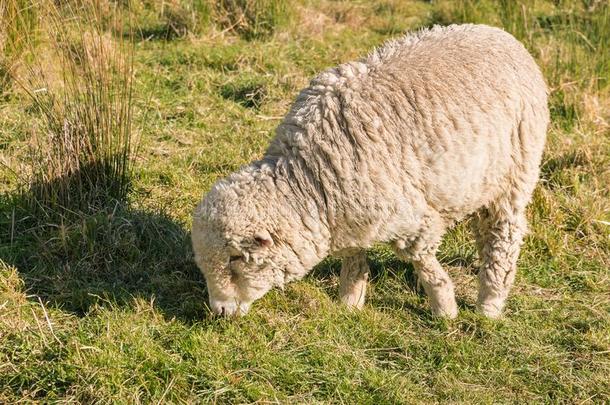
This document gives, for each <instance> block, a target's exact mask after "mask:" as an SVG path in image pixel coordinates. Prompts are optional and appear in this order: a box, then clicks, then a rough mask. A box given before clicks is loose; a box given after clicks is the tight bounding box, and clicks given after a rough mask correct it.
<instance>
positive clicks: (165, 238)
mask: <svg viewBox="0 0 610 405" xmlns="http://www.w3.org/2000/svg"><path fill="white" fill-rule="evenodd" d="M45 186H48V184H47V185H45ZM37 192H38V190H35V189H30V190H28V191H27V192H25V193H23V194H21V195H8V196H6V195H5V196H3V198H2V201H1V202H0V259H2V260H3V261H4V262H6V263H7V264H10V265H12V266H14V267H15V268H16V269H17V270H18V272H19V274H20V275H21V277H22V279H23V281H24V283H25V288H26V293H27V294H28V295H30V294H31V295H35V296H38V297H40V298H41V299H43V301H46V302H48V303H49V305H52V306H56V307H59V308H61V309H62V310H64V311H69V312H72V313H74V314H76V315H79V316H82V315H84V314H86V313H87V312H88V311H89V310H90V309H91V308H92V307H94V306H96V305H101V306H108V305H111V306H128V305H132V304H133V301H134V298H141V299H144V300H147V301H154V305H155V306H156V307H157V308H159V310H160V311H161V312H162V313H163V314H164V316H166V317H168V318H172V317H176V318H180V319H181V320H184V321H187V322H192V321H196V320H200V319H202V318H205V317H206V316H207V314H208V313H209V310H208V309H207V304H206V303H207V292H206V289H205V282H204V280H203V277H202V276H201V274H200V273H199V270H198V269H197V267H196V265H195V263H194V261H193V259H192V251H191V243H190V235H189V232H187V230H186V229H185V227H184V226H183V224H179V223H177V222H175V221H174V220H172V219H171V218H169V217H168V216H167V215H165V214H163V213H162V212H145V211H141V210H136V209H131V208H129V207H128V206H127V204H124V203H119V202H117V201H116V200H115V201H112V200H109V201H99V200H98V201H96V205H95V207H88V208H86V209H82V208H81V209H68V208H62V209H61V212H59V211H57V210H55V211H50V210H48V209H42V208H41V207H38V208H33V207H32V204H31V201H32V199H33V196H35V195H37V194H36V193H37Z"/></svg>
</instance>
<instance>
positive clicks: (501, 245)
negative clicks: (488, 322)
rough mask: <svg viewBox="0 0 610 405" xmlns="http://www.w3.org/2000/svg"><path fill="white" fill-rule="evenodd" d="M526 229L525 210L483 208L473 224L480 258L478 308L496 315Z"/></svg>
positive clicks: (493, 315) (515, 264)
mask: <svg viewBox="0 0 610 405" xmlns="http://www.w3.org/2000/svg"><path fill="white" fill-rule="evenodd" d="M526 229H527V221H526V218H525V212H524V210H517V211H515V210H513V209H510V208H504V209H501V208H499V207H494V209H493V210H492V209H489V208H488V209H484V210H482V211H481V212H480V213H479V216H478V218H477V220H476V221H475V223H474V230H475V232H474V233H475V237H476V240H477V247H478V250H479V255H480V257H481V261H482V264H481V267H480V269H479V298H478V302H477V308H478V310H479V311H480V312H481V313H483V314H484V315H486V316H488V317H490V318H497V317H499V316H500V315H501V313H502V310H503V309H504V304H505V302H506V298H507V296H508V292H509V290H510V287H511V286H512V284H513V281H514V280H515V273H516V271H517V258H518V257H519V251H520V249H521V244H522V242H523V236H524V235H525V232H526Z"/></svg>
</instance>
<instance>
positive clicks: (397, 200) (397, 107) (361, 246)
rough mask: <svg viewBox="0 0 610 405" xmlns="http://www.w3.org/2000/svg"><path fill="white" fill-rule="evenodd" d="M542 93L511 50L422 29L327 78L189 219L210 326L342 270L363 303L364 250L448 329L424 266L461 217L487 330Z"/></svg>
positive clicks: (542, 122)
mask: <svg viewBox="0 0 610 405" xmlns="http://www.w3.org/2000/svg"><path fill="white" fill-rule="evenodd" d="M547 94H548V92H547V87H546V84H545V81H544V78H543V76H542V74H541V72H540V70H539V68H538V66H537V65H536V63H535V61H534V59H533V58H532V56H531V55H530V54H529V53H528V52H527V50H526V49H525V48H524V47H523V45H521V43H520V42H518V41H517V40H516V39H515V38H514V37H513V36H511V35H510V34H508V33H506V32H505V31H503V30H501V29H498V28H493V27H489V26H485V25H471V24H467V25H451V26H447V27H440V26H435V27H433V28H431V29H424V30H421V31H419V32H417V33H413V34H407V35H405V36H403V37H401V38H398V39H395V40H391V41H389V42H387V43H385V44H384V45H383V46H381V47H380V48H378V49H376V50H374V51H373V52H372V53H371V54H369V55H368V56H367V57H365V58H363V59H360V60H358V61H355V62H350V63H345V64H342V65H340V66H338V67H335V68H331V69H328V70H326V71H324V72H322V73H321V74H319V75H318V76H317V77H315V78H314V79H313V80H312V81H311V82H310V85H309V86H308V87H307V88H305V89H304V90H302V91H301V92H300V94H299V95H298V96H297V98H296V101H295V102H294V104H293V105H292V107H291V109H290V111H289V113H288V114H287V115H286V117H285V118H284V119H283V121H282V122H281V124H280V125H279V126H278V128H277V130H276V135H275V137H274V139H273V140H272V142H271V144H270V146H269V147H268V149H267V151H266V152H265V155H264V156H263V157H262V158H261V159H260V160H257V161H255V162H252V163H251V164H249V165H247V166H245V167H243V168H242V169H240V170H239V171H237V172H236V173H233V174H231V175H229V176H228V177H227V178H225V179H222V180H220V181H218V182H217V183H215V184H214V185H213V187H212V189H211V190H210V191H209V193H208V194H207V195H206V196H205V198H204V199H203V201H202V202H201V203H200V204H199V205H198V207H197V208H196V209H195V211H194V214H193V228H192V241H193V249H194V253H195V260H196V262H197V264H198V266H199V267H200V269H201V271H202V272H203V275H204V277H205V279H206V283H207V287H208V294H209V300H210V307H211V309H212V311H213V312H214V313H216V314H222V315H225V316H226V315H232V314H244V313H246V312H247V311H248V309H249V308H250V306H251V304H252V302H253V301H255V300H257V299H258V298H260V297H262V296H263V295H264V294H265V293H266V292H268V291H269V290H270V289H272V288H273V287H280V288H282V287H283V286H284V285H285V284H286V283H288V282H290V281H292V280H298V279H300V278H302V277H303V276H305V275H306V274H307V273H308V272H309V271H310V270H311V269H312V268H313V267H314V266H315V265H316V264H318V263H319V262H321V261H322V260H323V259H324V258H325V257H327V256H328V255H333V256H335V257H339V258H341V259H342V264H341V272H340V287H339V295H340V299H341V301H342V302H343V303H345V304H346V305H347V306H349V307H350V308H356V309H358V308H361V307H362V306H363V304H364V299H365V295H366V294H365V293H366V288H367V279H368V274H369V267H368V265H367V258H366V253H365V252H366V249H367V248H369V247H371V246H372V245H373V244H375V243H380V242H383V243H388V244H389V245H390V246H391V247H392V248H393V250H394V251H395V253H396V255H397V256H398V257H399V258H400V259H402V260H407V261H411V262H412V263H413V267H414V269H415V272H416V274H417V276H418V280H419V282H420V284H421V285H423V288H424V291H425V293H426V295H427V296H428V299H429V303H430V307H431V311H432V314H433V315H435V316H439V317H448V318H454V317H456V316H457V314H458V309H457V305H456V301H455V297H454V287H453V284H452V281H451V279H450V277H449V275H448V274H447V272H446V271H445V270H443V268H442V266H441V264H440V263H439V261H438V260H437V258H436V256H435V252H436V251H437V248H438V246H439V244H440V242H441V238H442V236H443V234H444V233H445V232H446V230H447V229H448V228H450V227H452V226H453V225H455V224H456V223H457V222H458V221H461V220H463V219H464V218H466V217H471V218H472V220H471V222H472V224H473V226H472V228H473V230H474V234H475V240H476V245H477V247H478V252H479V256H480V259H481V262H482V264H481V267H480V270H479V272H478V278H479V292H478V301H477V309H478V311H480V312H481V313H482V314H484V315H485V316H487V317H491V318H496V317H498V316H500V315H501V313H502V311H503V308H504V305H505V302H506V299H507V295H508V292H509V289H510V287H511V285H512V284H513V280H514V278H515V272H516V263H517V258H518V256H519V250H520V247H521V244H522V240H523V237H524V234H525V233H526V228H527V222H526V216H525V210H526V206H527V204H528V202H529V201H530V199H531V195H532V192H533V190H534V187H535V185H536V183H537V179H538V174H539V165H540V160H541V156H542V152H543V148H544V144H545V138H546V131H547V125H548V123H549V111H548V106H547Z"/></svg>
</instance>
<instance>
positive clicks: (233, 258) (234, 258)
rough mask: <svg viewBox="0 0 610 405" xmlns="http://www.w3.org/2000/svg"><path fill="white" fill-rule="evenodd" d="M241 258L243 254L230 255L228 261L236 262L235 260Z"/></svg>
mask: <svg viewBox="0 0 610 405" xmlns="http://www.w3.org/2000/svg"><path fill="white" fill-rule="evenodd" d="M243 258H244V257H243V256H231V257H229V263H233V262H236V261H238V260H241V259H243Z"/></svg>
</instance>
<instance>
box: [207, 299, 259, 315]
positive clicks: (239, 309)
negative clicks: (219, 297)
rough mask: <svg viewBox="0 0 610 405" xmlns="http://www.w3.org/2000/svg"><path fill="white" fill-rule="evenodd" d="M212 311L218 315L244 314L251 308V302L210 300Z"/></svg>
mask: <svg viewBox="0 0 610 405" xmlns="http://www.w3.org/2000/svg"><path fill="white" fill-rule="evenodd" d="M210 306H211V307H212V312H213V313H214V314H216V315H220V316H224V317H229V316H235V315H236V316H239V315H244V314H245V313H246V312H248V309H249V308H250V305H249V304H245V303H240V302H237V301H212V300H210Z"/></svg>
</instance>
